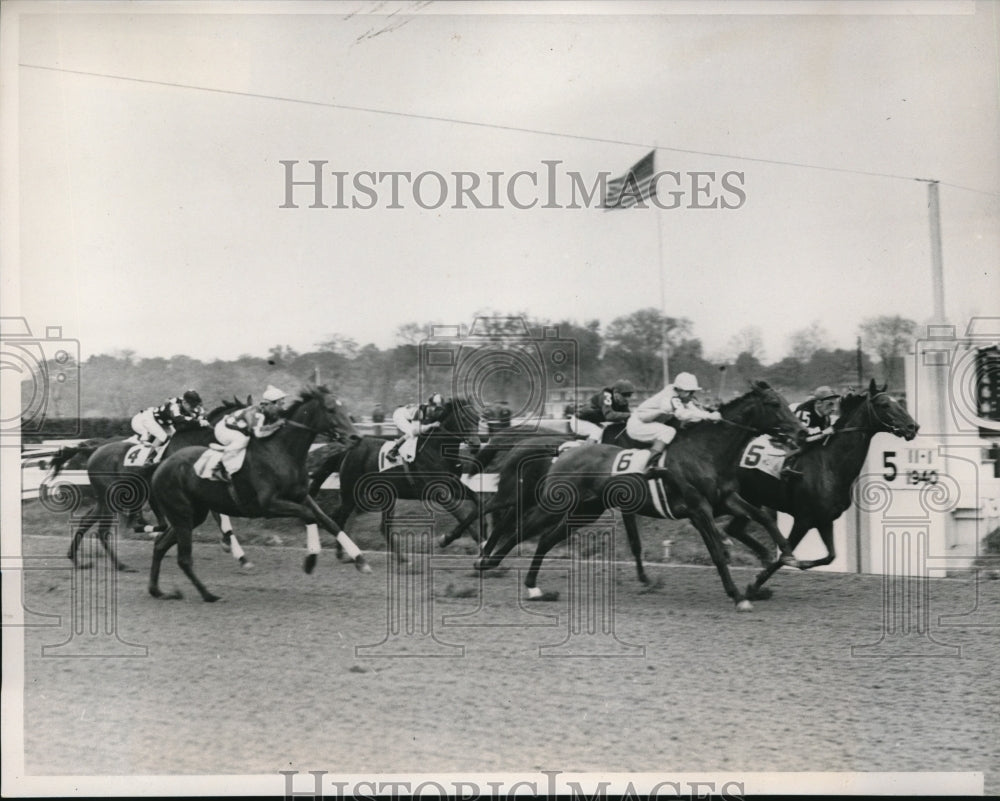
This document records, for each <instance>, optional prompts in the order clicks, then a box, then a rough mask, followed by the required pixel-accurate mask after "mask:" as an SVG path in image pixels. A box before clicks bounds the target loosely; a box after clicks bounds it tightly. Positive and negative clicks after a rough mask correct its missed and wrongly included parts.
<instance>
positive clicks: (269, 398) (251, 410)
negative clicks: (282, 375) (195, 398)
mask: <svg viewBox="0 0 1000 801" xmlns="http://www.w3.org/2000/svg"><path fill="white" fill-rule="evenodd" d="M286 397H287V396H286V395H285V393H284V392H282V391H281V390H280V389H278V388H277V387H274V386H270V385H268V387H267V389H265V390H264V394H263V395H262V396H261V401H260V403H258V404H256V405H254V406H247V407H246V408H245V409H240V410H239V411H237V412H233V413H232V414H230V415H226V416H225V417H223V418H222V419H221V420H220V421H219V422H218V423H216V425H215V438H216V439H217V440H218V441H219V442H220V443H221V444H222V446H223V448H222V459H221V460H220V461H219V463H218V464H217V465H216V466H215V472H214V475H216V476H217V477H218V478H221V479H223V480H224V481H228V480H230V478H231V476H232V474H233V473H234V472H236V471H237V470H238V469H239V468H240V466H241V465H242V464H243V451H244V450H246V447H247V445H249V444H250V437H251V435H252V436H254V437H259V438H263V437H269V436H271V434H273V433H274V432H275V431H277V430H278V429H279V428H281V426H282V425H283V424H284V422H285V421H284V420H282V419H281V417H280V414H281V411H282V409H283V408H284V400H285V398H286Z"/></svg>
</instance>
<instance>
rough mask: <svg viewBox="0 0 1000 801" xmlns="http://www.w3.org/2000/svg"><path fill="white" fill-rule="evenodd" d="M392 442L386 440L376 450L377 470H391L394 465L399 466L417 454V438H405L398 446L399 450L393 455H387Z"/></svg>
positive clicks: (407, 462)
mask: <svg viewBox="0 0 1000 801" xmlns="http://www.w3.org/2000/svg"><path fill="white" fill-rule="evenodd" d="M392 445H393V443H392V442H391V441H387V442H386V443H385V444H384V445H383V446H382V447H381V448H379V452H378V471H379V472H380V473H381V472H383V471H385V470H392V468H394V467H399V466H400V465H402V464H404V463H406V464H409V463H410V462H412V461H413V460H414V459H415V458H416V456H417V438H416V437H413V438H412V439H408V440H405V441H404V442H403V444H402V445H400V446H399V452H398V453H397V454H396V456H395V457H392V456H389V451H391V450H392Z"/></svg>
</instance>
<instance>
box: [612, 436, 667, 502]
mask: <svg viewBox="0 0 1000 801" xmlns="http://www.w3.org/2000/svg"><path fill="white" fill-rule="evenodd" d="M649 455H650V451H648V450H646V449H645V448H626V449H625V450H623V451H622V452H621V453H619V454H618V455H617V456H616V457H615V460H614V461H613V462H612V463H611V475H613V476H621V475H625V474H627V473H644V472H645V471H646V467H647V466H648V464H649ZM666 459H667V452H666V451H664V452H663V453H661V454H660V455H659V457H657V459H656V467H663V464H664V462H665V461H666ZM646 483H647V484H648V485H649V499H650V501H652V503H653V508H654V509H656V512H657V514H658V515H659V516H660V517H662V518H664V519H669V520H676V519H677V518H676V517H675V516H674V513H673V511H671V509H670V501H669V499H668V498H667V489H666V487H664V486H663V479H662V478H651V479H649V481H647V482H646Z"/></svg>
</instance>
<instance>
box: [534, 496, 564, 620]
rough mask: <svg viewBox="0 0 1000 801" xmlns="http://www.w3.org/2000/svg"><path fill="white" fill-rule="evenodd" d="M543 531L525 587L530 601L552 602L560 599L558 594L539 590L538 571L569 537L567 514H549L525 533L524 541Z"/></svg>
mask: <svg viewBox="0 0 1000 801" xmlns="http://www.w3.org/2000/svg"><path fill="white" fill-rule="evenodd" d="M538 530H542V531H544V533H543V534H542V536H541V537H540V538H539V540H538V547H537V548H536V549H535V555H534V556H533V557H532V559H531V567H530V568H528V574H527V575H526V576H525V577H524V586H525V587H527V588H528V599H529V600H532V601H550V600H555V599H557V598H558V597H559V594H558V593H544V592H542V591H541V590H540V589H539V588H538V571H539V570H541V567H542V560H543V559H545V554H547V553H548V552H549V551H550V550H552V548H553V547H555V546H556V545H558V544H559V543H560V542H562V541H563V540H565V539H566V537H567V536H568V533H569V532H568V526H567V525H566V515H565V514H556V515H552V514H547V515H544V516H543V517H542V518H541V520H540V521H539V522H538V523H536V524H533V525H531V526H530V528H529V527H526V530H525V531H524V532H523V537H524V539H530V538H531V537H532V536H533V534H534V532H535V531H538Z"/></svg>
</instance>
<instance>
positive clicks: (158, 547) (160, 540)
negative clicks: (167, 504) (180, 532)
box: [149, 525, 183, 600]
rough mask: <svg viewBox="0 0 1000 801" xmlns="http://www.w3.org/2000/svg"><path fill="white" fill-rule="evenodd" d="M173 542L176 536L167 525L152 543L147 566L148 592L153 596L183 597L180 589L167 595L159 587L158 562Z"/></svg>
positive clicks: (172, 529)
mask: <svg viewBox="0 0 1000 801" xmlns="http://www.w3.org/2000/svg"><path fill="white" fill-rule="evenodd" d="M175 542H177V536H176V534H175V533H174V527H173V526H171V525H168V526H167V529H166V531H162V532H160V534H158V535H157V537H156V541H155V542H154V543H153V563H152V564H151V565H150V567H149V594H150V595H152V596H153V597H154V598H160V599H163V600H168V599H176V598H182V597H183V596H182V595H181V592H180V590H175V591H174V592H172V593H170V594H169V595H167V594H164V592H163V591H162V590H161V589H160V564H161V563H162V562H163V557H164V556H166V554H167V551H169V550H170V549H171V548H172V547H173V545H174V543H175Z"/></svg>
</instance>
